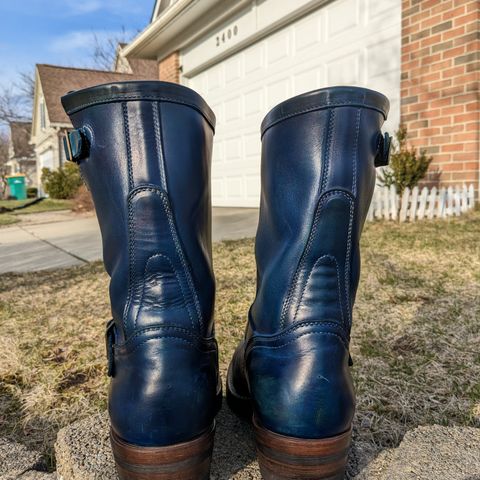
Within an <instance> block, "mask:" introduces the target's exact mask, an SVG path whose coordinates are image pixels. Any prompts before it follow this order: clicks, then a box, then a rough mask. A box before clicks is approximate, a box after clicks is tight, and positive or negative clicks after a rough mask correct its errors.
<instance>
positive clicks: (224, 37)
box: [215, 25, 238, 47]
mask: <svg viewBox="0 0 480 480" xmlns="http://www.w3.org/2000/svg"><path fill="white" fill-rule="evenodd" d="M237 34H238V27H237V25H234V26H233V28H229V29H227V30H225V31H224V32H222V33H220V34H219V35H217V36H216V37H215V45H216V46H217V47H219V46H220V45H222V43H225V42H228V41H229V40H230V39H231V38H232V37H235V36H236V35H237Z"/></svg>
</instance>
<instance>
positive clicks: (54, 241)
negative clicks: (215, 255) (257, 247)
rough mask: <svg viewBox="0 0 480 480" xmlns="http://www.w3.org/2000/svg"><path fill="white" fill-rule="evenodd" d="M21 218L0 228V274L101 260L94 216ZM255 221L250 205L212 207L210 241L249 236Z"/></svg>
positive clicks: (54, 214) (64, 213)
mask: <svg viewBox="0 0 480 480" xmlns="http://www.w3.org/2000/svg"><path fill="white" fill-rule="evenodd" d="M21 217H22V222H21V223H18V224H15V225H12V226H11V227H5V228H1V229H0V273H5V272H30V271H36V270H44V269H47V268H61V267H70V266H74V265H81V264H82V263H88V262H92V261H95V260H101V258H102V245H101V237H100V230H99V227H98V223H97V219H96V217H95V216H94V215H91V214H89V215H84V214H81V215H78V214H74V213H72V212H69V211H62V212H46V213H34V214H29V215H21ZM257 221H258V210H257V209H254V208H214V209H213V227H212V228H213V241H215V242H216V241H221V240H235V239H238V238H244V237H253V236H254V235H255V231H256V228H257Z"/></svg>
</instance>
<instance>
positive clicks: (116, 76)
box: [37, 60, 158, 124]
mask: <svg viewBox="0 0 480 480" xmlns="http://www.w3.org/2000/svg"><path fill="white" fill-rule="evenodd" d="M129 63H130V66H131V68H132V71H133V73H118V72H108V71H104V70H93V69H87V68H72V67H59V66H56V65H46V64H38V65H37V69H38V75H39V77H40V82H41V84H42V90H43V95H44V97H45V105H46V108H47V111H48V118H49V119H50V122H52V123H61V124H70V120H69V118H68V116H67V114H66V113H65V111H64V110H63V107H62V104H61V102H60V98H61V97H62V96H63V95H65V94H66V93H68V92H70V91H72V90H80V89H82V88H87V87H92V86H94V85H100V84H102V83H110V82H127V81H132V80H158V70H157V65H156V62H154V61H152V60H129Z"/></svg>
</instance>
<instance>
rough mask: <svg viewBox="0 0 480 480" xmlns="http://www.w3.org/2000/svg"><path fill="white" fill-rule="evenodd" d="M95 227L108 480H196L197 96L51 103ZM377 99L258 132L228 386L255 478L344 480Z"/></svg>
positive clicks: (200, 335)
mask: <svg viewBox="0 0 480 480" xmlns="http://www.w3.org/2000/svg"><path fill="white" fill-rule="evenodd" d="M62 103H63V106H64V108H65V110H66V112H67V113H68V115H69V116H70V118H71V120H72V123H73V125H74V128H75V129H74V130H73V131H71V132H70V133H69V134H68V136H67V137H66V141H65V145H66V149H67V156H68V158H69V159H71V160H73V161H75V162H77V163H79V165H80V169H81V172H82V175H83V178H84V179H85V181H86V183H87V184H88V187H89V189H90V191H91V193H92V196H93V200H94V203H95V208H96V213H97V216H98V220H99V224H100V228H101V232H102V239H103V257H104V263H105V267H106V270H107V272H108V274H109V275H110V277H111V282H110V299H111V307H112V316H113V320H112V321H111V322H109V324H108V325H107V332H106V345H107V353H108V373H109V375H110V376H111V382H110V391H109V414H110V419H111V442H112V449H113V453H114V457H115V462H116V466H117V471H118V474H119V476H120V478H121V479H122V480H127V479H128V480H140V479H148V480H166V479H169V480H172V479H173V480H198V479H201V480H204V479H208V478H209V475H210V463H211V457H212V448H213V438H214V429H215V415H216V413H217V412H218V410H219V408H220V406H221V399H222V387H221V380H220V376H219V372H218V350H217V343H216V340H215V332H214V322H213V310H214V298H215V281H214V274H213V268H212V249H211V246H212V245H211V243H212V242H211V200H210V158H211V151H212V141H213V134H214V129H215V116H214V114H213V112H212V111H211V110H210V108H209V107H208V105H207V104H206V103H205V101H204V100H203V99H202V98H201V97H200V96H199V95H198V94H197V93H195V92H194V91H192V90H190V89H188V88H186V87H183V86H180V85H176V84H170V83H165V82H127V83H115V84H107V85H99V86H96V87H92V88H88V89H85V90H80V91H76V92H71V93H69V94H68V95H66V96H65V97H63V98H62ZM388 109H389V103H388V100H387V99H386V98H385V97H384V96H383V95H381V94H379V93H377V92H374V91H371V90H367V89H363V88H356V87H333V88H326V89H321V90H317V91H314V92H311V93H307V94H304V95H300V96H298V97H295V98H292V99H290V100H287V101H286V102H284V103H282V104H280V105H278V106H277V107H275V108H274V109H273V110H272V111H271V112H270V113H269V114H268V115H267V116H266V118H265V120H264V121H263V123H262V127H261V134H262V164H261V182H262V193H261V205H260V220H259V225H258V232H257V237H256V247H255V255H256V261H257V293H256V298H255V301H254V303H253V305H252V307H251V309H250V312H249V314H248V325H247V328H246V333H245V337H244V339H243V341H242V342H241V343H240V345H239V346H238V348H237V350H236V352H235V354H234V357H233V359H232V361H231V364H230V368H229V371H228V378H227V398H228V400H229V404H230V405H231V406H232V408H234V409H235V410H237V411H238V412H240V413H242V414H247V415H251V418H253V425H254V429H255V436H256V440H257V451H258V458H259V463H260V467H261V471H262V475H263V477H264V478H265V479H275V480H279V479H341V478H343V475H344V471H345V465H346V459H347V453H348V448H349V444H350V437H351V425H352V418H353V415H354V408H355V399H354V391H353V386H352V379H351V376H350V372H349V364H350V362H351V360H350V356H349V340H350V328H351V322H352V307H353V303H354V300H355V293H356V289H357V285H358V281H359V273H360V251H359V239H360V234H361V231H362V227H363V224H364V221H365V218H366V215H367V211H368V208H369V204H370V200H371V197H372V193H373V189H374V184H375V167H376V166H379V165H385V164H386V163H388V151H389V137H388V135H385V136H383V135H382V133H381V126H382V124H383V122H384V120H385V119H386V117H387V113H388Z"/></svg>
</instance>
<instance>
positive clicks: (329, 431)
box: [227, 87, 390, 480]
mask: <svg viewBox="0 0 480 480" xmlns="http://www.w3.org/2000/svg"><path fill="white" fill-rule="evenodd" d="M388 109H389V102H388V100H387V98H385V97H384V96H383V95H381V94H380V93H377V92H374V91H371V90H367V89H364V88H356V87H333V88H325V89H321V90H317V91H314V92H311V93H307V94H304V95H300V96H298V97H295V98H292V99H290V100H287V101H286V102H284V103H281V104H280V105H278V106H277V107H275V108H274V109H273V110H272V111H271V112H270V113H269V114H268V115H267V116H266V118H265V119H264V121H263V123H262V170H261V175H262V194H261V204H260V219H259V225H258V231H257V238H256V245H255V255H256V261H257V293H256V298H255V301H254V303H253V305H252V307H251V309H250V312H249V321H248V325H247V330H246V334H245V339H244V341H242V342H241V344H240V345H239V347H238V349H237V350H236V352H235V354H234V357H233V360H232V362H231V365H230V368H229V373H228V380H227V386H228V392H227V395H228V397H227V398H228V400H229V403H230V405H231V406H232V408H234V409H235V410H237V411H240V412H243V413H249V412H250V407H251V408H252V409H253V422H254V427H255V432H256V439H257V450H258V457H259V462H260V467H261V471H262V475H263V477H264V478H265V479H274V480H279V479H341V478H343V475H344V471H345V465H346V459H347V454H348V448H349V444H350V437H351V425H352V419H353V415H354V409H355V398H354V390H353V385H352V378H351V376H350V372H349V363H350V357H349V340H350V327H351V324H352V307H353V303H354V300H355V293H356V290H357V285H358V280H359V274H360V251H359V239H360V234H361V231H362V227H363V224H364V221H365V218H366V215H367V211H368V208H369V205H370V200H371V197H372V194H373V189H374V186H375V166H379V165H385V164H387V163H388V151H389V146H390V145H389V144H390V139H389V136H388V134H386V135H385V136H383V135H382V133H381V127H382V124H383V122H384V120H385V119H386V117H387V113H388Z"/></svg>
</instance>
